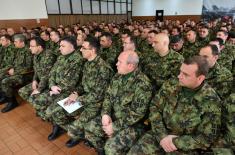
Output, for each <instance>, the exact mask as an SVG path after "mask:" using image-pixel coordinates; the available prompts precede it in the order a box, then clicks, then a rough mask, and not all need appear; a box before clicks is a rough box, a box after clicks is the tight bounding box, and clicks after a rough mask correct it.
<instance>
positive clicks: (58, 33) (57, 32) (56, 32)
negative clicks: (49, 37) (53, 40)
mask: <svg viewBox="0 0 235 155" xmlns="http://www.w3.org/2000/svg"><path fill="white" fill-rule="evenodd" d="M51 32H55V34H57V35H58V36H59V38H60V32H59V31H57V30H52V31H51Z"/></svg>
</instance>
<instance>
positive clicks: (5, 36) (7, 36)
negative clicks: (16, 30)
mask: <svg viewBox="0 0 235 155" xmlns="http://www.w3.org/2000/svg"><path fill="white" fill-rule="evenodd" d="M0 37H4V38H6V39H7V40H10V41H11V36H10V35H9V34H4V35H1V36H0Z"/></svg>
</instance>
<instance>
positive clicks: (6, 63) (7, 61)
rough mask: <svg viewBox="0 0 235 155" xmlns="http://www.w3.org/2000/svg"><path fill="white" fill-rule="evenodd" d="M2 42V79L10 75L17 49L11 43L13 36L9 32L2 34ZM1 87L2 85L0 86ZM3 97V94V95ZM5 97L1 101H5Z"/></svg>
mask: <svg viewBox="0 0 235 155" xmlns="http://www.w3.org/2000/svg"><path fill="white" fill-rule="evenodd" d="M0 42H1V45H2V47H1V51H0V57H1V59H0V61H1V63H0V80H2V79H4V78H6V77H8V76H9V75H8V74H7V71H8V70H9V69H10V68H11V66H12V64H13V61H14V56H15V51H14V50H15V49H14V46H13V45H12V43H11V37H10V36H9V35H8V34H5V35H2V36H1V37H0ZM0 88H1V86H0ZM1 98H2V95H1ZM3 99H4V98H2V99H0V102H2V101H3Z"/></svg>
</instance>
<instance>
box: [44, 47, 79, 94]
mask: <svg viewBox="0 0 235 155" xmlns="http://www.w3.org/2000/svg"><path fill="white" fill-rule="evenodd" d="M83 64H84V61H83V58H82V56H81V54H80V53H78V52H75V51H74V52H72V53H70V54H68V55H60V56H59V57H58V58H57V61H56V63H55V64H54V66H53V67H52V69H51V71H50V77H49V88H51V87H52V86H58V87H60V88H61V90H62V92H71V91H73V90H75V86H76V84H77V83H78V82H79V80H81V76H82V69H83Z"/></svg>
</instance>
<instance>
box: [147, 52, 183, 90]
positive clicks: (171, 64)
mask: <svg viewBox="0 0 235 155" xmlns="http://www.w3.org/2000/svg"><path fill="white" fill-rule="evenodd" d="M183 59H184V58H183V56H182V55H180V54H179V53H177V52H175V51H173V50H170V51H169V53H168V54H167V55H166V56H164V57H160V56H158V58H156V57H155V59H153V61H150V62H149V63H148V64H147V65H146V66H145V68H144V71H143V72H144V73H145V74H146V75H148V77H149V78H150V79H151V81H152V83H153V85H154V89H155V91H157V90H159V89H160V87H161V86H162V84H163V83H164V82H165V81H166V80H168V79H170V78H173V77H176V76H177V75H178V74H179V68H180V66H181V63H182V61H183Z"/></svg>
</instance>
